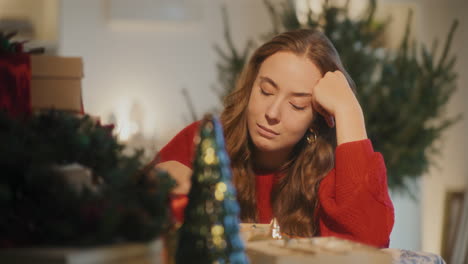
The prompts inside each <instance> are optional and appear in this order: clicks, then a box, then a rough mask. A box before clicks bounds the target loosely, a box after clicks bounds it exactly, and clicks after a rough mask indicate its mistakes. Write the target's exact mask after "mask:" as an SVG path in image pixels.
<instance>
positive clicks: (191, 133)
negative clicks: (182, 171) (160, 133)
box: [158, 121, 200, 168]
mask: <svg viewBox="0 0 468 264" xmlns="http://www.w3.org/2000/svg"><path fill="white" fill-rule="evenodd" d="M199 124H200V121H197V122H193V123H192V124H190V125H189V126H187V127H185V128H184V129H183V130H181V131H180V132H179V133H178V134H177V135H176V136H175V137H174V138H173V139H171V141H169V143H167V144H166V146H164V147H163V148H162V149H161V150H160V151H159V154H158V158H159V161H158V162H165V161H178V162H180V163H182V164H184V165H185V166H187V167H189V168H192V160H193V155H194V151H195V149H194V148H195V144H194V142H193V140H194V138H195V135H196V133H197V131H198V126H199Z"/></svg>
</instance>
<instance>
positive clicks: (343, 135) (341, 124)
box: [335, 99, 367, 145]
mask: <svg viewBox="0 0 468 264" xmlns="http://www.w3.org/2000/svg"><path fill="white" fill-rule="evenodd" d="M335 122H336V137H337V144H338V145H340V144H343V143H346V142H351V141H357V140H363V139H367V132H366V125H365V122H364V115H363V112H362V109H361V106H360V105H359V102H358V101H357V99H356V100H355V101H353V102H352V103H350V104H346V105H342V106H341V107H339V108H338V109H337V110H336V113H335Z"/></svg>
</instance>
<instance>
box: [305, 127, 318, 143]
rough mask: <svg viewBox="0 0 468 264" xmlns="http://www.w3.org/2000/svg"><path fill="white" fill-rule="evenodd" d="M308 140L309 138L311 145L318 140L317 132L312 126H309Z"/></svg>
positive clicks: (308, 141)
mask: <svg viewBox="0 0 468 264" xmlns="http://www.w3.org/2000/svg"><path fill="white" fill-rule="evenodd" d="M306 140H307V143H309V145H310V144H314V143H315V142H317V134H316V133H315V131H314V130H313V129H312V128H309V133H308V134H307V136H306Z"/></svg>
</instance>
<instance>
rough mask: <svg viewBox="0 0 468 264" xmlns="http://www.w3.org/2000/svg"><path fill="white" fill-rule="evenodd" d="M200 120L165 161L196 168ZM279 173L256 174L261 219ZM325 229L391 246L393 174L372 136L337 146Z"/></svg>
mask: <svg viewBox="0 0 468 264" xmlns="http://www.w3.org/2000/svg"><path fill="white" fill-rule="evenodd" d="M198 125H199V122H194V123H192V124H191V125H189V126H188V127H186V128H185V129H183V130H182V131H181V132H179V133H178V134H177V135H176V136H175V137H174V138H173V139H172V140H171V141H170V142H169V143H168V144H167V145H166V146H165V147H164V148H163V149H161V151H160V152H159V162H165V161H178V162H180V163H182V164H184V165H185V166H187V167H189V168H192V158H193V155H194V150H195V148H194V143H193V139H194V136H195V134H196V133H197V132H198ZM274 177H275V175H274V174H256V196H257V207H258V215H259V221H260V222H261V223H269V222H270V220H271V219H272V208H271V204H270V194H271V190H272V187H273V183H274ZM318 195H319V207H318V212H317V213H318V217H319V228H320V235H321V236H336V237H341V238H345V239H351V240H354V241H358V242H362V243H366V244H370V245H374V246H377V247H388V245H389V242H390V232H391V231H392V228H393V223H394V212H393V204H392V201H391V200H390V197H389V195H388V188H387V174H386V168H385V163H384V160H383V157H382V155H381V154H380V153H378V152H374V150H373V148H372V143H371V141H370V140H368V139H365V140H359V141H354V142H348V143H344V144H341V145H339V146H338V147H337V148H336V151H335V168H334V169H333V170H331V171H330V172H329V173H328V175H327V176H326V177H325V178H324V179H323V180H322V182H321V183H320V187H319V193H318ZM186 204H187V198H186V196H182V197H181V198H179V199H174V200H173V202H172V209H173V211H174V213H175V214H176V215H178V216H179V218H181V217H183V210H184V208H185V205H186Z"/></svg>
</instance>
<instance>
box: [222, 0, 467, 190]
mask: <svg viewBox="0 0 468 264" xmlns="http://www.w3.org/2000/svg"><path fill="white" fill-rule="evenodd" d="M264 3H265V7H266V8H267V10H268V12H269V14H270V17H271V22H272V30H271V32H268V33H267V34H265V35H264V36H260V38H261V39H262V40H263V41H264V40H266V39H270V38H271V37H272V36H274V35H276V34H278V33H280V32H282V31H289V30H295V29H299V28H312V29H318V30H320V31H322V32H324V34H325V35H326V36H327V37H328V38H330V40H331V41H332V42H333V44H334V45H335V47H336V49H337V50H338V53H339V54H340V56H341V59H342V61H343V64H344V65H345V67H346V69H347V70H348V72H349V74H350V75H351V77H352V78H353V80H354V82H355V84H356V92H357V96H358V99H359V101H360V103H361V106H362V108H363V111H364V113H365V118H366V126H367V131H368V135H369V138H370V139H371V140H372V141H373V145H374V148H375V149H376V150H377V151H379V152H382V154H383V155H384V157H385V160H386V165H387V170H388V183H389V186H390V188H391V189H392V190H395V191H407V183H408V182H407V180H412V179H416V178H418V177H419V176H421V175H422V174H424V173H425V172H426V171H427V170H428V167H429V164H430V163H431V162H435V160H433V158H434V157H435V156H434V155H433V154H435V153H437V152H438V151H439V150H438V149H437V148H436V147H435V145H434V142H435V141H436V140H437V139H439V138H440V137H441V135H442V133H443V132H444V131H445V130H447V129H448V128H449V127H450V126H452V125H453V124H455V123H456V122H458V121H459V120H460V119H461V115H457V116H455V117H446V116H445V115H444V108H445V106H446V105H447V102H448V100H449V99H450V97H451V95H452V94H453V93H454V91H455V89H456V87H455V82H456V78H457V74H456V73H455V72H454V65H455V61H456V58H455V57H454V56H453V55H449V54H450V45H451V42H452V38H453V35H454V32H455V29H456V27H457V25H458V22H457V21H454V22H453V24H452V27H451V28H450V30H449V33H448V36H447V39H446V42H445V45H444V48H443V50H442V54H440V55H439V59H436V57H437V55H438V50H437V41H435V42H434V44H433V46H432V47H431V49H428V48H427V47H426V46H425V45H420V44H419V43H415V42H412V41H411V40H410V39H409V33H410V26H409V25H410V21H411V13H410V14H409V16H408V21H407V28H406V33H405V35H404V36H402V42H401V44H400V48H399V49H398V51H397V52H396V53H392V52H390V51H388V50H386V48H385V43H384V33H385V30H386V27H387V25H388V23H390V21H383V22H380V21H377V20H376V19H375V17H374V15H375V10H376V8H377V4H376V1H375V0H369V4H368V8H367V10H365V11H364V13H363V14H361V15H360V16H359V17H358V18H355V19H352V18H350V16H349V8H348V6H349V4H350V1H347V2H346V3H345V4H344V5H342V6H334V5H332V4H330V3H329V1H327V0H325V1H324V3H323V8H322V12H321V13H319V14H315V13H313V12H312V11H309V12H308V14H307V19H306V23H305V24H301V23H300V22H299V19H298V17H297V14H296V11H295V6H294V1H292V0H286V1H284V2H282V3H280V4H273V3H272V2H270V1H269V0H264ZM224 16H225V26H226V27H225V36H226V43H227V44H228V52H224V51H222V50H221V49H219V48H217V49H216V50H217V52H218V54H219V56H220V61H219V63H218V75H219V76H218V79H219V80H222V82H220V83H221V87H222V89H218V90H223V91H224V93H223V95H226V94H228V93H229V92H230V91H232V89H234V87H235V82H236V78H237V76H238V75H239V73H240V70H241V69H242V67H241V66H240V65H244V64H246V63H247V58H248V55H250V54H247V53H248V52H250V51H251V50H252V45H251V44H249V45H247V46H246V48H245V49H244V52H243V53H242V56H239V54H241V53H239V52H238V51H237V50H236V48H235V47H234V46H233V45H232V40H231V36H230V31H229V26H228V24H227V18H226V14H225V15H224ZM418 47H419V48H418Z"/></svg>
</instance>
